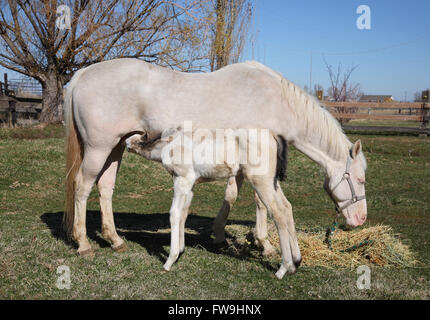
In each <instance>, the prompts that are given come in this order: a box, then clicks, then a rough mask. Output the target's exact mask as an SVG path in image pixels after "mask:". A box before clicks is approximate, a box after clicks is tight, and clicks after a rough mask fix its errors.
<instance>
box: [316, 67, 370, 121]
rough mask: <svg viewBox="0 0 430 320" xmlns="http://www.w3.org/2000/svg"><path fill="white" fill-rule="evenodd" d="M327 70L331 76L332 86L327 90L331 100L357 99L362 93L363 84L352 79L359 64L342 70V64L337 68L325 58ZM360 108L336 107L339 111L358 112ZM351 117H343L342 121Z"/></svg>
mask: <svg viewBox="0 0 430 320" xmlns="http://www.w3.org/2000/svg"><path fill="white" fill-rule="evenodd" d="M324 62H325V65H326V68H327V72H328V75H329V78H330V84H331V86H330V87H329V88H328V90H327V94H328V96H329V99H330V100H333V101H357V100H358V99H359V98H360V97H361V96H362V95H363V92H362V91H361V85H360V84H359V83H353V82H352V81H351V75H352V73H353V72H354V70H356V69H357V68H358V65H355V66H351V67H349V68H347V69H346V70H345V71H343V70H342V65H341V64H340V63H339V64H338V66H337V69H336V70H335V69H334V67H333V66H332V65H330V64H328V63H327V61H326V60H325V59H324ZM357 110H358V108H345V107H336V111H337V112H339V113H356V112H357ZM349 120H350V119H347V118H342V119H340V123H341V124H343V123H345V122H348V121H349Z"/></svg>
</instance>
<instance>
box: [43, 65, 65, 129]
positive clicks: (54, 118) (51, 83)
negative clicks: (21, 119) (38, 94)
mask: <svg viewBox="0 0 430 320" xmlns="http://www.w3.org/2000/svg"><path fill="white" fill-rule="evenodd" d="M41 84H42V99H43V100H42V112H41V114H40V117H39V121H40V122H43V123H58V122H61V121H62V120H63V82H62V81H61V79H60V78H59V77H58V76H57V75H56V74H55V73H53V74H48V75H47V77H46V79H45V80H44V81H42V82H41Z"/></svg>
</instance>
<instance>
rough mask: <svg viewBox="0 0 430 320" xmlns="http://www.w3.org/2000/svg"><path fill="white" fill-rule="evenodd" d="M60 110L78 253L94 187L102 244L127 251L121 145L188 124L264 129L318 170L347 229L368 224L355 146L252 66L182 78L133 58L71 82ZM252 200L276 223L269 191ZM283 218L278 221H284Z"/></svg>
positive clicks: (324, 116) (306, 98)
mask: <svg viewBox="0 0 430 320" xmlns="http://www.w3.org/2000/svg"><path fill="white" fill-rule="evenodd" d="M65 111H66V125H67V151H68V152H67V170H68V174H67V190H68V191H67V205H66V210H65V215H64V223H65V227H66V231H67V233H68V235H69V236H71V237H72V238H73V239H74V240H75V241H76V242H77V243H78V245H79V248H78V252H79V253H80V254H85V253H88V252H90V251H91V246H90V244H89V242H88V239H87V235H86V226H85V224H86V222H85V221H86V203H87V198H88V195H89V193H90V191H91V189H92V186H93V185H94V183H97V187H98V189H99V193H100V206H101V213H102V235H103V237H105V238H106V239H107V240H110V241H111V242H112V247H113V248H114V249H115V250H122V249H123V248H124V247H125V246H124V241H123V240H122V239H121V238H120V237H119V236H118V234H117V232H116V230H115V225H114V221H113V212H112V193H113V188H114V185H115V178H116V173H117V171H118V169H119V164H120V162H121V157H122V153H123V151H124V141H125V139H127V138H128V137H130V136H132V135H133V134H136V133H144V132H149V133H150V134H151V135H157V134H160V133H161V132H163V131H164V130H167V129H169V128H177V127H178V126H180V125H181V124H183V123H184V122H186V121H191V122H192V124H193V126H194V128H196V129H198V128H206V129H225V128H267V129H269V130H270V131H271V132H272V133H273V135H274V136H277V137H278V136H281V137H282V138H283V139H285V140H286V141H287V142H290V143H291V144H293V145H294V146H295V147H296V148H297V149H298V150H299V151H301V152H303V153H304V154H306V155H307V156H308V157H309V158H311V159H312V160H314V161H315V162H316V163H318V164H319V165H320V166H321V167H322V168H323V170H324V172H325V174H326V181H325V184H324V186H325V189H326V190H327V191H328V192H329V194H330V196H331V198H332V199H333V201H334V202H335V203H336V206H337V208H338V210H339V212H342V214H343V215H344V216H345V217H346V222H347V223H348V224H349V225H351V226H357V225H361V224H363V223H364V221H365V220H366V216H367V206H366V201H365V199H364V195H365V188H364V183H365V168H366V161H365V158H364V156H363V153H362V148H361V143H360V141H357V142H356V143H355V144H352V143H351V142H350V141H349V140H348V138H347V137H346V136H345V135H344V133H343V132H342V130H341V128H340V126H339V123H338V122H337V121H336V120H335V119H334V118H333V117H332V116H331V115H330V114H329V113H328V112H327V111H326V110H324V109H323V108H321V106H320V105H319V103H318V101H317V100H316V99H314V98H313V97H311V96H310V95H309V94H307V93H305V92H304V91H303V90H301V89H300V88H299V87H298V86H296V85H294V84H293V83H291V82H290V81H288V80H286V79H285V78H284V77H282V75H280V74H278V73H276V72H275V71H273V70H271V69H270V68H268V67H266V66H264V65H261V64H259V63H257V62H245V63H239V64H235V65H231V66H227V67H225V68H222V69H221V70H219V71H216V72H213V73H207V74H188V73H181V72H177V71H172V70H170V69H166V68H162V67H157V66H153V65H151V64H148V63H145V62H142V61H140V60H136V59H117V60H110V61H106V62H101V63H97V64H94V65H92V66H90V67H87V68H85V69H81V70H79V71H78V72H77V73H76V74H75V75H74V77H73V78H72V80H71V82H70V84H69V88H68V90H67V93H66V97H65ZM258 196H259V198H260V199H261V201H262V203H263V204H264V206H265V207H266V208H267V211H268V212H269V213H270V214H272V215H273V213H274V212H275V211H277V207H276V206H277V202H276V201H275V200H274V199H273V196H272V195H271V194H270V193H267V192H261V193H258ZM289 210H290V211H291V206H289ZM289 215H290V214H288V215H287V214H286V213H285V214H284V216H283V219H287V216H289ZM290 249H291V248H290ZM285 256H287V257H288V256H293V254H289V255H285ZM296 262H297V261H296ZM282 268H285V269H287V272H291V273H292V272H294V271H295V263H294V261H287V262H283V263H282V265H281V269H282Z"/></svg>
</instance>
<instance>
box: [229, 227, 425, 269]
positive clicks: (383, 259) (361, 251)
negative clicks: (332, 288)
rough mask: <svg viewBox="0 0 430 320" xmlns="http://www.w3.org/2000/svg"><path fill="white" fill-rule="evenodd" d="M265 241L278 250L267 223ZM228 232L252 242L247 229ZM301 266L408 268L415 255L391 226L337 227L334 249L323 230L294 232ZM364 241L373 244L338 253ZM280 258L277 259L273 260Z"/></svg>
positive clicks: (250, 233)
mask: <svg viewBox="0 0 430 320" xmlns="http://www.w3.org/2000/svg"><path fill="white" fill-rule="evenodd" d="M268 228H269V230H268V239H269V241H270V243H271V244H272V245H273V246H274V247H275V248H277V249H278V252H279V238H278V233H277V231H276V228H275V226H274V225H273V224H269V227H268ZM226 230H227V231H228V232H231V233H232V234H234V235H235V236H236V238H237V241H243V242H246V243H247V244H251V243H253V242H254V241H253V239H254V230H251V228H250V227H246V226H238V225H235V226H233V225H230V226H227V227H226ZM297 238H298V241H299V246H300V252H301V254H302V259H303V260H302V265H305V266H324V267H344V268H355V267H357V266H360V265H369V266H370V265H376V266H387V267H388V266H391V267H399V266H408V267H412V266H415V265H417V264H418V261H417V260H416V258H415V254H414V253H413V252H412V251H411V249H410V248H409V246H407V245H406V244H404V243H402V242H401V241H400V239H399V237H398V235H396V234H395V233H394V232H393V230H392V229H391V227H389V226H385V225H377V226H371V227H368V228H363V229H356V230H353V231H343V230H341V229H339V228H337V229H336V230H335V232H334V233H333V235H332V236H331V243H332V248H333V250H330V249H329V248H328V246H327V243H326V242H325V239H326V232H325V231H301V230H298V231H297ZM364 240H373V243H372V244H369V245H365V246H363V247H361V248H358V249H356V250H352V251H351V252H341V251H342V250H345V249H347V248H349V247H351V246H353V245H356V244H358V243H360V242H362V241H364ZM274 258H276V259H279V255H278V257H274Z"/></svg>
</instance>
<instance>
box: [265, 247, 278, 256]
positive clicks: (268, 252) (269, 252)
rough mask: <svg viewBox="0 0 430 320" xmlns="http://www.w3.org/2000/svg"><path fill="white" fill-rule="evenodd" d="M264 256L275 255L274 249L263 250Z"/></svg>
mask: <svg viewBox="0 0 430 320" xmlns="http://www.w3.org/2000/svg"><path fill="white" fill-rule="evenodd" d="M262 255H263V257H264V258H270V257H273V256H275V255H276V250H275V249H273V248H270V249H267V250H263V253H262Z"/></svg>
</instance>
